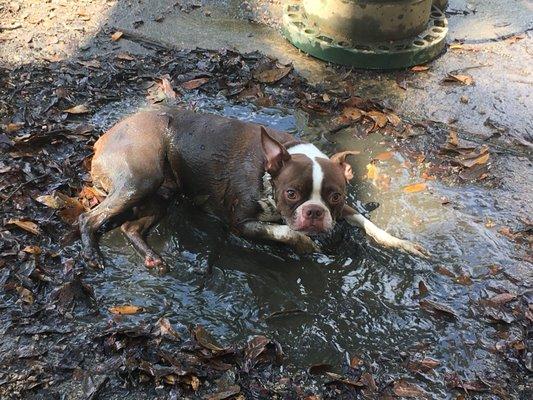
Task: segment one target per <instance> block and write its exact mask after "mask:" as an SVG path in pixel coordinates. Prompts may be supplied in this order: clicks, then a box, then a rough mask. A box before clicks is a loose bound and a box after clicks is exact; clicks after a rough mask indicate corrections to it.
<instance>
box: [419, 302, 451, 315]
mask: <svg viewBox="0 0 533 400" xmlns="http://www.w3.org/2000/svg"><path fill="white" fill-rule="evenodd" d="M419 304H420V307H421V308H422V309H424V310H426V311H429V312H430V313H432V314H439V313H441V314H445V315H448V316H451V317H454V318H457V314H456V312H455V311H454V310H453V309H452V308H451V307H448V306H446V305H444V304H440V303H437V302H436V301H433V300H420V302H419Z"/></svg>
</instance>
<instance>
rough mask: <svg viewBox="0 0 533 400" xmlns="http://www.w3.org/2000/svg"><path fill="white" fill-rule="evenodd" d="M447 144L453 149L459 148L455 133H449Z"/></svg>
mask: <svg viewBox="0 0 533 400" xmlns="http://www.w3.org/2000/svg"><path fill="white" fill-rule="evenodd" d="M448 143H449V144H450V145H451V146H453V147H457V146H459V137H458V136H457V132H455V131H450V134H449V136H448Z"/></svg>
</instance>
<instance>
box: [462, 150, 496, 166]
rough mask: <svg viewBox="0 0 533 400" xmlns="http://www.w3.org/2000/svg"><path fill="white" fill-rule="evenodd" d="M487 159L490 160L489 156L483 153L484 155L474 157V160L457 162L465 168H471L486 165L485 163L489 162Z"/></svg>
mask: <svg viewBox="0 0 533 400" xmlns="http://www.w3.org/2000/svg"><path fill="white" fill-rule="evenodd" d="M489 158H490V154H489V153H485V154H482V155H480V156H479V157H476V158H474V159H470V160H458V161H459V163H460V164H461V165H462V166H464V167H466V168H472V167H473V166H475V165H483V164H486V163H487V161H489Z"/></svg>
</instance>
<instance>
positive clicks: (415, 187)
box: [403, 182, 427, 193]
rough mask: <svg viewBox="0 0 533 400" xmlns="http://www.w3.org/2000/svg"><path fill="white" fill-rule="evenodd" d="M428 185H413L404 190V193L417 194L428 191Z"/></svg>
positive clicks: (423, 183)
mask: <svg viewBox="0 0 533 400" xmlns="http://www.w3.org/2000/svg"><path fill="white" fill-rule="evenodd" d="M426 188H427V184H426V183H425V182H420V183H413V184H412V185H408V186H405V187H404V188H403V191H404V193H416V192H421V191H423V190H426Z"/></svg>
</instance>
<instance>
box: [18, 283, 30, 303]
mask: <svg viewBox="0 0 533 400" xmlns="http://www.w3.org/2000/svg"><path fill="white" fill-rule="evenodd" d="M16 290H17V293H18V294H19V296H20V299H21V300H22V301H23V302H24V303H26V304H33V302H34V301H35V298H34V296H33V293H32V292H30V291H29V290H28V289H26V288H25V287H23V286H17V287H16Z"/></svg>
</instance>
